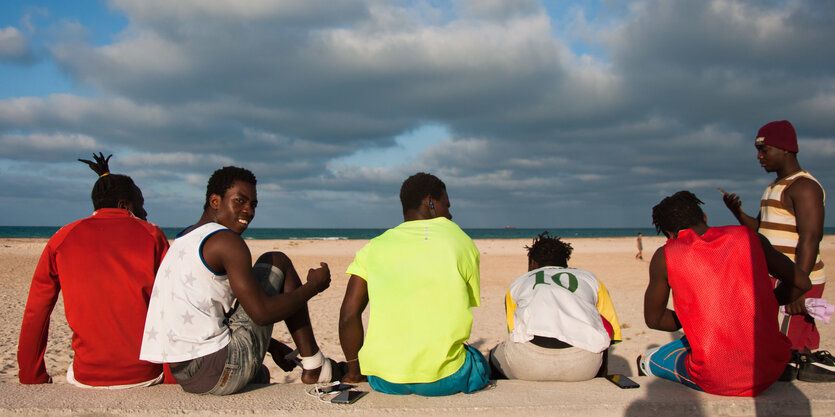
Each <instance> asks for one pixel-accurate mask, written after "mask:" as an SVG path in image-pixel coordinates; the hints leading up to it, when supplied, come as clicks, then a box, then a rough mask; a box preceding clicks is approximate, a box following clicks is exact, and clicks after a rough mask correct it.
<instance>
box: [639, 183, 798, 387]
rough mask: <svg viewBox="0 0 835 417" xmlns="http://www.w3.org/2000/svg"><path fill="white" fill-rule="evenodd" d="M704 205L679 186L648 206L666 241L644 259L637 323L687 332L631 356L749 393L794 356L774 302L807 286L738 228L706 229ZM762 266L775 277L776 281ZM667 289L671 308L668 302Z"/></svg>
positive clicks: (680, 376)
mask: <svg viewBox="0 0 835 417" xmlns="http://www.w3.org/2000/svg"><path fill="white" fill-rule="evenodd" d="M700 204H703V203H702V202H701V201H700V200H699V199H698V198H696V196H695V195H693V193H690V192H689V191H679V192H678V193H675V194H674V195H672V196H670V197H667V198H665V199H664V200H662V201H661V203H659V204H658V205H656V206H655V207H653V208H652V221H653V224H655V228H656V230H658V231H659V232H660V233H664V235H665V236H667V237H668V238H669V240H667V243H666V244H665V245H664V246H663V247H661V248H659V249H658V250H657V251H656V252H655V254H654V255H653V257H652V260H651V261H650V270H649V275H650V278H649V285H648V286H647V290H646V293H645V295H644V320H645V321H646V324H647V326H649V327H650V328H652V329H656V330H664V331H669V332H673V331H676V330H679V329H683V330H684V334H685V336H684V337H682V338H681V339H679V340H676V341H673V342H671V343H669V344H667V345H664V346H661V347H659V348H652V349H649V350H647V351H646V352H644V353H643V354H642V355H641V356H640V357H639V358H638V370H639V373H643V374H647V375H656V376H659V377H662V378H666V379H670V380H672V381H676V382H680V383H682V384H684V385H687V386H688V387H691V388H693V389H697V390H700V391H705V392H708V393H711V394H719V395H734V396H755V395H757V394H759V393H760V392H762V391H763V390H765V389H766V388H768V387H769V386H771V384H773V383H774V382H775V381H777V380H778V379H779V378H780V376H781V375H782V374H783V372H784V370H785V369H786V364H787V363H788V362H789V358H790V357H791V344H790V342H789V340H788V338H787V337H786V336H785V335H783V334H782V333H780V329H779V327H778V325H777V309H778V306H779V305H785V304H788V303H790V302H792V301H793V300H795V299H797V298H798V297H800V296H802V295H803V294H804V293H805V292H806V291H808V290H809V288H811V286H812V284H811V281H809V275H808V273H806V272H804V271H803V270H802V269H800V268H799V267H797V266H796V265H794V263H792V262H791V260H789V258H787V257H786V256H785V255H783V254H782V253H780V252H778V251H777V250H776V249H774V247H772V246H771V244H770V243H769V242H768V240H767V239H766V238H765V237H763V236H761V235H758V234H757V233H755V232H754V231H752V230H750V229H748V228H746V227H744V226H724V227H709V226H708V225H707V216H705V214H704V212H703V211H702V209H701V208H700V207H699V205H700ZM769 273H771V275H772V276H774V277H775V278H777V279H778V280H780V283H779V284H778V285H777V287H776V288H774V287H773V286H772V285H771V280H770V279H769ZM671 290H672V292H673V305H674V308H675V311H673V310H670V309H668V308H667V301H668V298H669V297H670V291H671Z"/></svg>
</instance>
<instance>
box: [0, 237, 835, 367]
mask: <svg viewBox="0 0 835 417" xmlns="http://www.w3.org/2000/svg"><path fill="white" fill-rule="evenodd" d="M566 240H567V241H568V242H570V243H571V244H572V246H573V247H574V254H573V256H572V258H571V260H570V261H569V266H572V267H577V268H584V269H588V270H590V271H592V272H593V273H594V274H596V275H597V277H598V278H599V279H600V280H601V281H602V282H603V283H604V284H605V285H606V286H607V287H608V289H609V292H610V294H611V297H612V300H613V302H614V304H615V308H616V310H617V314H618V317H619V319H620V322H621V325H622V327H623V343H620V344H618V345H615V346H614V348H613V349H612V350H611V353H610V354H611V356H610V365H609V370H610V373H622V374H625V375H628V376H631V375H636V374H637V372H636V369H635V362H634V358H635V357H636V356H637V355H638V354H639V353H640V352H641V351H643V350H644V349H646V348H647V347H648V346H651V345H660V344H664V343H667V342H669V341H670V340H672V339H673V338H678V337H680V333H672V334H671V333H664V332H660V331H655V330H649V329H648V328H647V327H646V325H645V324H644V320H643V312H642V308H643V307H642V303H643V292H644V289H645V286H646V282H647V277H648V275H647V269H648V265H649V259H650V257H651V256H652V254H653V253H654V251H655V250H656V249H657V248H658V247H660V246H661V245H663V243H664V239H663V238H661V237H653V236H648V237H644V260H643V261H638V260H635V258H634V256H635V252H636V250H635V239H634V238H631V237H630V238H579V239H566ZM366 242H367V241H365V240H248V241H247V243H248V244H249V247H250V249H251V251H252V253H253V259H254V258H255V257H257V255H258V254H261V253H263V252H266V251H271V250H280V251H283V252H285V253H287V254H288V255H289V256H290V257H291V259H293V262H294V264H295V266H296V269H297V270H298V271H299V274H300V275H301V276H302V277H304V276H305V275H306V272H307V270H308V269H309V268H311V267H314V266H318V263H319V262H320V261H324V262H327V263H328V264H329V266H330V269H331V273H332V283H331V286H330V288H329V289H328V290H326V291H325V292H323V293H321V294H319V295H318V296H316V297H315V298H313V299H312V300H311V301H310V303H309V309H310V314H311V320H312V323H313V326H314V331H315V334H316V338H317V340H318V342H319V345H320V347H321V349H322V351H323V352H324V353H325V355H327V356H329V357H332V358H335V359H337V360H344V357H343V355H342V350H341V349H340V346H339V338H338V335H337V318H338V315H339V306H340V303H341V301H342V296H343V293H344V290H345V286H346V284H347V281H348V279H347V276H346V275H344V271H345V269H346V268H347V267H348V264H349V263H350V262H351V261H352V259H353V256H354V253H355V252H356V251H357V250H358V249H359V248H361V247H362V246H363V245H364V244H365V243H366ZM475 243H476V246H477V247H478V248H479V250H480V252H481V304H482V305H481V307H478V308H474V309H473V314H474V320H473V330H472V335H471V337H470V344H472V345H473V346H475V347H477V348H478V349H479V350H481V351H482V352H483V353H487V352H488V351H489V350H490V349H491V348H492V347H493V346H495V345H496V343H498V342H499V341H501V340H503V339H504V338H505V337H506V334H507V329H506V326H505V321H504V314H505V313H504V295H505V292H506V291H507V287H508V285H509V283H510V282H511V281H512V280H513V279H514V278H515V277H516V276H518V275H520V274H522V273H524V272H525V269H526V256H525V253H526V252H525V250H524V246H525V245H528V244H530V241H528V240H476V241H475ZM45 244H46V240H45V239H0V265H2V267H0V274H2V275H0V285H1V286H2V291H0V301H2V303H0V304H2V307H1V308H0V315H1V317H2V321H3V322H4V323H6V324H7V325H6V326H3V327H2V329H0V382H17V357H16V352H17V342H18V335H19V331H20V323H21V320H22V315H23V310H24V307H25V304H26V297H27V294H28V291H29V283H30V280H31V277H32V272H33V271H34V269H35V265H36V263H37V261H38V258H39V256H40V254H41V251H42V250H43V247H44V245H45ZM821 248H822V253H823V261H824V263H825V264H827V265H829V269H830V270H832V268H835V236H825V237H824V239H823V242H822V243H821ZM831 274H832V273H830V275H831ZM824 298H826V299H828V300H829V301H830V302H833V301H835V289H833V287H832V286H829V287H828V288H827V289H826V291H825V293H824ZM366 322H367V320H366ZM819 329H820V332H821V348H823V349H829V350H835V324H831V325H827V324H823V323H819ZM273 336H274V337H275V338H277V339H279V340H281V341H283V342H285V343H292V340H291V339H290V337H289V335H288V333H287V328H286V327H285V326H284V325H283V324H278V325H276V326H275V330H274V332H273ZM70 337H71V332H70V329H69V327H68V326H67V323H66V320H65V318H64V312H63V302H62V300H61V299H59V302H58V305H57V306H56V308H55V311H54V312H53V314H52V323H51V325H50V336H49V345H48V348H47V352H46V366H47V370H48V372H49V373H50V374H51V375H52V376H53V378H54V380H55V382H56V383H64V382H65V381H66V378H65V373H66V370H67V366H68V365H69V363H70V359H71V356H72V350H71V348H70ZM266 363H267V364H268V366H269V367H270V371H271V374H272V382H273V383H297V382H298V378H299V374H300V372H299V371H298V370H294V371H292V372H290V373H284V372H282V371H281V370H280V369H279V368H278V367H277V366H275V365H274V364H272V361H270V360H269V359H268V360H266Z"/></svg>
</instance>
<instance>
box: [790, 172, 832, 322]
mask: <svg viewBox="0 0 835 417" xmlns="http://www.w3.org/2000/svg"><path fill="white" fill-rule="evenodd" d="M786 198H787V199H788V200H789V201H788V202H789V203H790V204H791V208H792V211H794V216H795V221H796V226H797V247H796V248H795V255H794V261H795V264H797V266H799V267H800V269H802V270H803V271H804V272H806V273H807V274H809V273H811V272H812V269H813V268H814V267H815V261H816V260H817V256H818V249H819V247H820V242H821V239H822V238H823V218H824V208H823V190H821V187H819V186H818V184H817V183H816V182H814V181H812V180H810V179H808V178H800V179H798V180H797V181H795V182H794V183H793V184H792V185H791V186H789V188H788V189H786ZM786 310H788V312H789V313H791V314H806V297H803V296H800V297H798V298H797V299H796V300H795V301H794V302H792V303H791V304H789V305H787V306H786Z"/></svg>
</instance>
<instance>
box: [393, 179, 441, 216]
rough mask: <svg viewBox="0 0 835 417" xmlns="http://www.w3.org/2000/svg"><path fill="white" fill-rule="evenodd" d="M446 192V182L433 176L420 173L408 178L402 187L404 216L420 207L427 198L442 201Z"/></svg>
mask: <svg viewBox="0 0 835 417" xmlns="http://www.w3.org/2000/svg"><path fill="white" fill-rule="evenodd" d="M444 191H446V185H445V184H444V182H443V181H441V180H440V179H439V178H438V177H436V176H434V175H432V174H429V173H426V172H418V173H417V174H415V175H412V176H411V177H409V178H406V180H405V181H403V185H401V186H400V204H402V205H403V214H404V215H405V214H406V212H407V211H409V210H412V209H416V208H418V207H420V202H421V201H422V200H423V199H424V198H426V196H431V197H432V198H434V199H440V198H441V197H443V196H444Z"/></svg>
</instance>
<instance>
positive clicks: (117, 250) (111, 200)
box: [17, 153, 168, 388]
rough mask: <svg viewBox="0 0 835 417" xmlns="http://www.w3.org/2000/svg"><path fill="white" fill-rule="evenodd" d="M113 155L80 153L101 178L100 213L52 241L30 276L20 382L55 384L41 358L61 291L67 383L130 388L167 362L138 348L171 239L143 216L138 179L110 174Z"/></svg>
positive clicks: (150, 379)
mask: <svg viewBox="0 0 835 417" xmlns="http://www.w3.org/2000/svg"><path fill="white" fill-rule="evenodd" d="M111 156H112V155H109V156H108V157H107V158H105V157H104V154H102V153H99V155H95V154H94V155H93V159H94V161H89V160H83V159H79V161H81V162H84V163H86V164H88V165H89V166H90V168H91V169H92V170H93V171H94V172H95V173H96V174H97V175H98V176H99V178H98V180H96V183H95V185H94V186H93V191H92V193H91V198H92V200H93V209H94V210H95V211H94V212H93V215H92V216H90V217H87V218H85V219H81V220H78V221H76V222H73V223H70V224H68V225H66V226H64V227H62V228H61V229H60V230H58V232H56V233H55V235H53V236H52V238H50V239H49V242H48V243H47V244H46V247H45V248H44V251H43V254H42V255H41V258H40V261H38V266H37V267H36V269H35V273H34V275H33V276H32V285H31V287H30V289H29V298H28V300H27V301H26V309H25V311H24V313H23V324H22V325H21V328H20V344H19V345H18V349H17V362H18V365H19V367H20V372H19V374H18V377H19V379H20V382H21V383H23V384H42V383H49V382H52V377H50V376H49V374H48V373H47V370H46V364H45V362H44V356H45V353H46V347H47V338H48V336H49V318H50V316H51V314H52V310H53V308H54V307H55V303H56V302H57V301H58V295H59V293H60V292H61V290H63V292H64V295H63V296H64V312H65V313H66V316H67V323H68V324H69V327H70V329H72V332H73V334H72V350H73V359H72V362H71V363H70V365H69V367H68V368H67V382H69V383H70V384H72V385H75V386H78V387H110V388H130V387H139V386H149V385H153V384H157V383H159V382H162V380H163V368H162V366H160V365H159V364H155V363H150V362H145V361H142V360H139V346H140V344H141V342H142V330H143V328H144V324H145V313H146V312H147V310H148V299H149V298H150V296H151V288H152V287H153V285H154V275H155V274H156V272H157V269H158V267H159V265H160V262H161V261H162V258H163V256H164V255H165V251H166V250H167V249H168V240H167V239H166V238H165V235H164V234H163V233H162V230H160V228H159V227H157V226H155V225H153V224H151V223H148V222H147V221H145V217H146V215H147V213H146V212H145V209H144V207H143V206H144V199H143V197H142V191H141V190H140V189H139V187H137V186H136V184H134V182H133V180H132V179H131V178H130V177H128V176H126V175H120V174H112V173H110V168H109V167H108V164H109V161H110V157H111Z"/></svg>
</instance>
